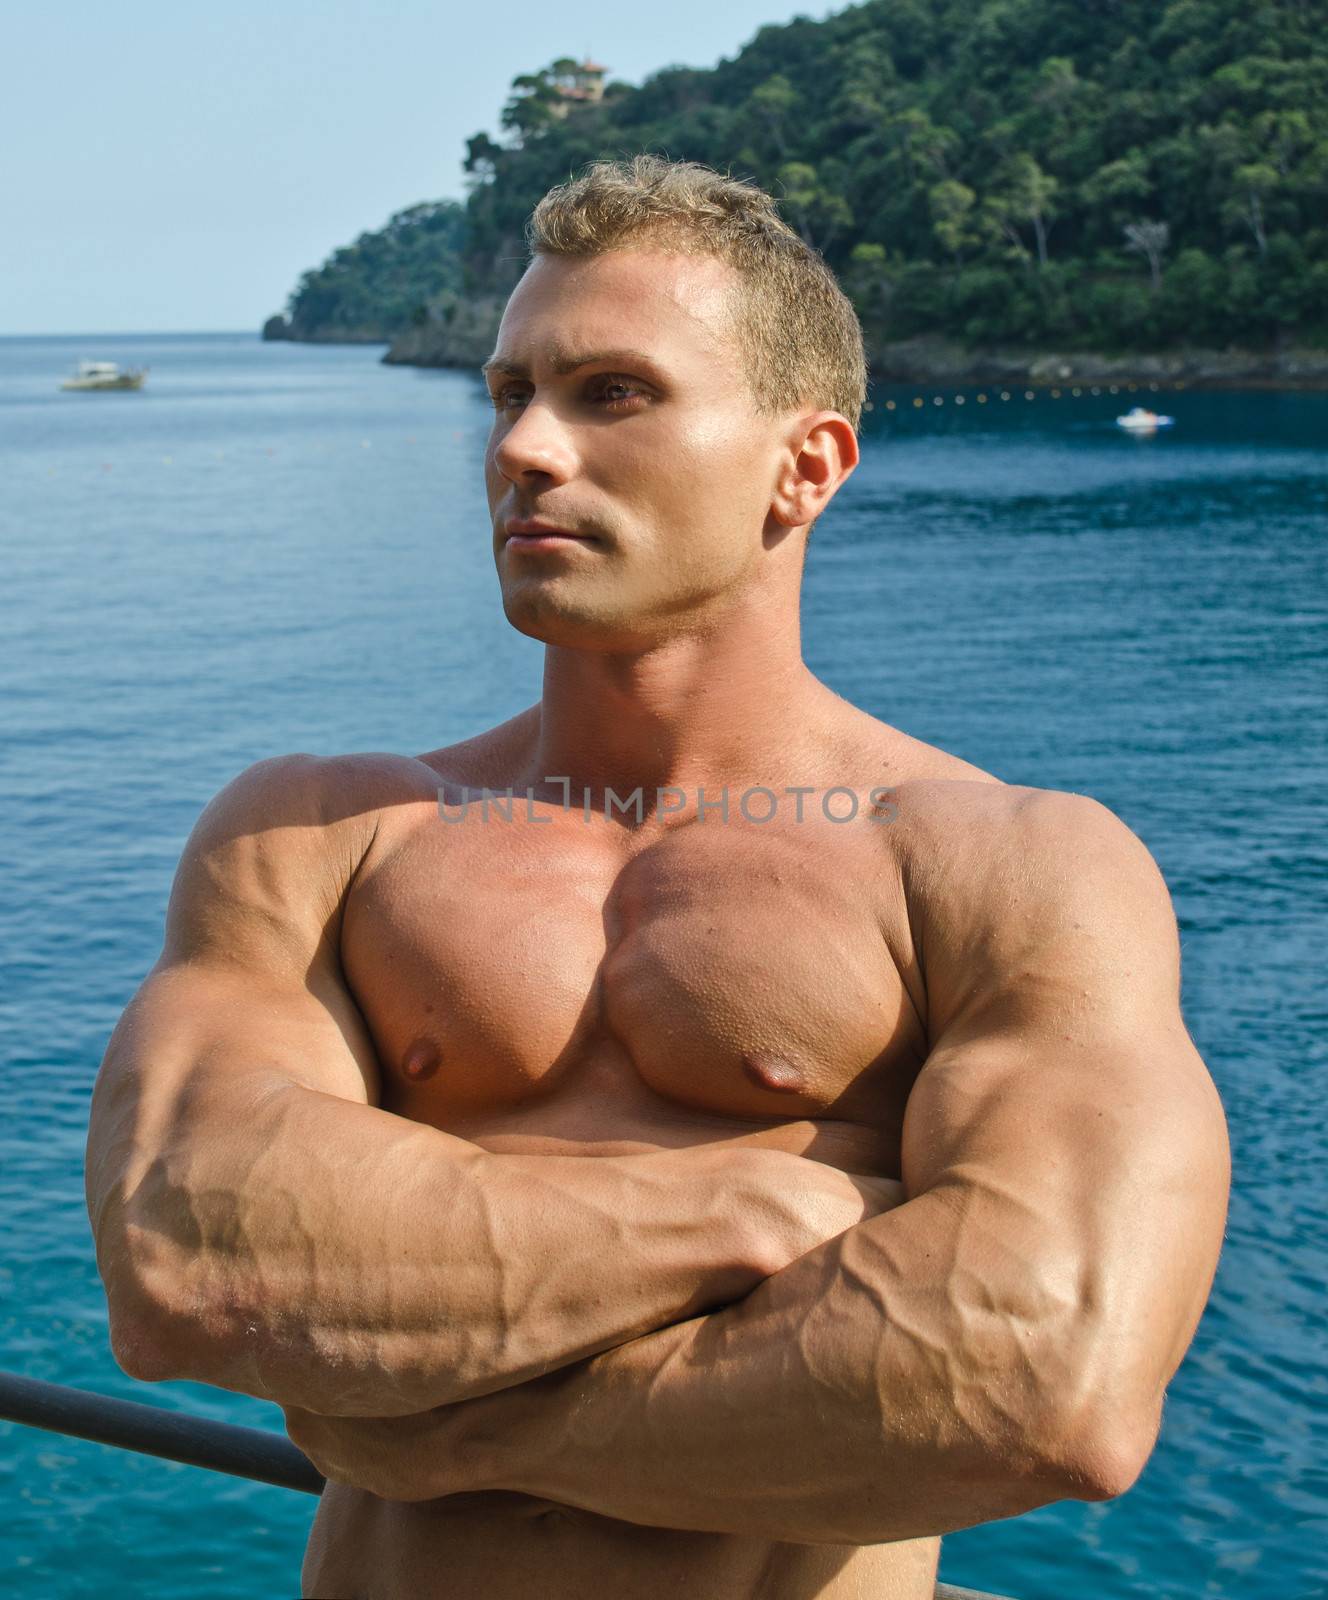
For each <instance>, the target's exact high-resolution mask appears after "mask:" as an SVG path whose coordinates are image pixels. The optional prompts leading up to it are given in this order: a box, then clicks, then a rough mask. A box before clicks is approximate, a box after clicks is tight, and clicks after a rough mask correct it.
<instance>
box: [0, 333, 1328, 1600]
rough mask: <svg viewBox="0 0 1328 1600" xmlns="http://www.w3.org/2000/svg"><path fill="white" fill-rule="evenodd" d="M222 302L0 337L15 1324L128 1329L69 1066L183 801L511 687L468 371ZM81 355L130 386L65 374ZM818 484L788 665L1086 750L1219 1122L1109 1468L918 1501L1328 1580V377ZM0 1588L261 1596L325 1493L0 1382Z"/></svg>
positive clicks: (898, 437) (1031, 1551)
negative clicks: (1082, 1486)
mask: <svg viewBox="0 0 1328 1600" xmlns="http://www.w3.org/2000/svg"><path fill="white" fill-rule="evenodd" d="M377 354H378V352H377V351H374V350H366V349H349V350H344V349H343V350H337V349H302V348H294V347H291V346H286V345H269V346H263V345H261V344H259V343H258V342H257V341H256V340H252V339H249V338H243V337H238V336H237V337H230V336H197V337H169V338H168V337H159V338H142V339H136V338H111V339H100V340H88V339H79V340H36V339H31V340H20V339H13V340H4V341H0V541H2V543H3V563H4V566H3V584H4V594H5V602H6V603H5V605H4V609H3V618H2V621H0V627H2V629H3V645H4V647H3V656H2V658H0V672H2V674H3V677H2V679H0V682H2V683H3V692H4V709H3V713H2V716H3V721H2V723H0V733H2V734H3V746H2V747H0V748H2V753H0V827H2V828H3V830H4V848H3V856H2V858H0V859H2V860H3V868H2V870H3V873H4V875H5V880H6V881H5V882H4V884H3V889H2V890H0V955H2V958H3V963H4V968H5V981H4V986H3V992H2V993H0V1021H2V1022H3V1028H2V1030H0V1062H2V1063H3V1064H2V1066H0V1071H2V1072H3V1093H4V1107H5V1112H6V1116H5V1120H4V1122H3V1125H2V1128H0V1366H2V1367H5V1368H8V1369H10V1370H12V1371H16V1372H20V1373H25V1374H27V1375H29V1376H32V1377H41V1378H48V1379H52V1380H55V1381H57V1382H62V1383H70V1384H77V1385H83V1386H86V1387H88V1388H93V1389H99V1390H102V1391H104V1392H105V1393H108V1394H122V1395H129V1394H133V1393H137V1394H138V1395H139V1397H140V1398H147V1399H149V1400H152V1401H155V1402H156V1403H157V1404H159V1405H163V1406H169V1407H173V1408H179V1409H180V1410H185V1411H193V1412H198V1413H201V1414H204V1415H207V1416H212V1417H220V1418H230V1419H233V1420H236V1421H240V1422H247V1423H251V1424H256V1425H259V1426H264V1427H275V1426H276V1425H277V1424H278V1423H279V1421H280V1413H279V1412H278V1411H277V1410H276V1408H275V1407H271V1406H268V1405H266V1404H263V1403H261V1402H258V1401H251V1400H246V1399H245V1398H243V1397H236V1396H232V1395H227V1394H224V1393H221V1392H218V1391H213V1390H209V1389H206V1388H203V1387H201V1386H196V1385H191V1384H166V1385H161V1386H157V1387H154V1388H152V1389H149V1390H146V1391H144V1389H143V1387H142V1386H136V1385H134V1384H132V1383H131V1382H130V1381H129V1380H128V1379H126V1378H124V1377H123V1376H122V1375H121V1374H120V1373H119V1371H118V1369H117V1368H116V1367H115V1365H114V1363H113V1362H112V1360H111V1357H110V1354H109V1351H108V1349H107V1343H106V1320H105V1312H104V1309H103V1301H102V1294H101V1289H100V1285H99V1282H98V1279H97V1276H96V1272H95V1269H94V1265H93V1253H92V1245H91V1240H90V1237H89V1233H88V1228H87V1222H86V1219H85V1216H84V1210H83V1197H82V1155H83V1139H84V1130H85V1126H86V1119H87V1110H88V1099H89V1094H90V1091H91V1086H92V1080H93V1077H94V1074H95V1072H96V1068H97V1064H98V1062H99V1060H100V1057H101V1053H102V1050H103V1048H104V1046H105V1043H106V1039H107V1035H108V1034H109V1032H110V1029H111V1027H112V1025H113V1024H114V1021H115V1019H116V1017H117V1015H118V1013H119V1011H120V1009H121V1008H122V1006H123V1005H124V1003H125V1002H126V1000H127V999H128V997H129V995H130V994H131V992H132V991H133V989H134V987H135V986H136V985H137V983H138V982H139V980H140V979H141V978H142V976H143V974H144V972H145V971H146V970H147V968H148V967H149V966H150V965H151V963H152V962H153V960H154V959H155V958H156V955H157V952H158V949H159V941H160V931H161V921H162V914H163V910H164V907H165V899H166V894H167V890H168V887H169V882H170V876H171V872H172V869H173V867H174V864H175V861H176V859H177V857H178V855H179V851H180V848H181V845H182V844H183V842H184V839H185V836H186V834H187V833H188V830H189V828H190V826H191V825H192V823H193V821H194V819H195V817H196V816H197V814H198V812H199V810H200V809H201V807H202V806H203V805H204V803H205V802H206V801H207V800H208V799H209V798H210V796H212V795H213V794H214V793H215V792H216V791H217V789H218V788H220V787H221V786H222V784H224V783H225V782H226V781H227V780H228V779H229V778H230V777H232V776H233V775H234V774H235V773H236V772H237V771H238V770H240V769H241V768H242V767H244V766H245V765H247V764H248V763H249V762H251V761H254V760H256V759H258V758H259V757H262V756H267V755H273V754H277V753H280V752H283V751H291V750H311V751H319V752H333V751H342V750H372V749H389V750H398V751H405V752H410V751H415V750H421V749H426V748H429V747H432V746H435V745H438V744H441V743H444V742H446V741H449V740H453V739H457V738H461V737H463V736H465V735H468V734H470V733H473V732H475V731H477V730H478V729H480V728H481V727H485V726H488V725H490V724H492V723H494V722H497V721H499V720H501V719H502V718H504V717H507V716H510V715H511V714H512V713H514V712H515V711H517V710H518V709H520V708H521V707H523V706H525V705H527V704H529V703H530V702H531V701H532V700H534V699H535V698H537V696H538V685H539V665H540V648H539V646H538V645H536V644H534V643H533V642H532V641H530V640H527V639H524V638H522V637H520V636H519V635H517V634H515V633H513V632H512V631H511V630H510V629H509V628H508V627H507V625H506V623H505V622H504V621H503V619H502V613H501V610H500V609H499V606H498V602H497V593H498V591H497V582H496V578H495V576H494V573H493V569H492V561H491V557H490V554H489V535H488V525H487V520H486V516H485V510H484V501H483V491H482V485H481V479H480V470H479V461H480V453H481V449H482V443H483V440H484V436H485V433H486V430H487V424H488V414H487V410H486V406H485V402H484V399H483V396H482V394H481V393H480V392H479V390H478V388H477V386H476V385H475V384H474V382H473V381H472V380H470V379H469V378H467V377H465V376H461V375H457V374H449V373H421V372H415V371H409V370H394V369H390V368H385V367H382V366H380V365H379V364H378V362H377ZM83 357H88V358H95V357H105V358H109V359H114V360H119V361H121V362H144V361H146V362H149V363H150V364H151V367H152V373H151V377H150V378H149V380H148V388H147V389H146V391H145V392H144V393H143V394H141V395H91V396H87V395H66V394H61V393H58V392H57V389H56V384H57V382H58V380H59V378H60V377H61V376H62V375H63V374H64V373H65V371H66V370H67V369H69V368H70V367H71V366H72V365H73V363H74V362H75V361H76V360H78V359H80V358H83ZM885 398H886V396H885V395H884V394H882V395H880V396H878V404H877V409H876V411H875V412H874V414H873V417H872V419H871V420H872V423H873V427H872V429H871V437H870V438H869V440H868V442H867V444H866V448H865V451H864V461H863V466H862V468H861V470H860V471H859V472H858V474H857V475H856V476H855V477H854V479H853V480H852V482H851V483H850V485H849V486H848V488H847V490H846V492H845V493H844V494H843V495H842V496H841V497H840V500H839V501H838V502H837V504H836V507H835V509H834V511H833V512H832V513H831V515H829V516H828V517H827V518H826V519H825V520H824V521H823V522H822V523H821V524H820V526H819V527H818V529H817V531H816V535H815V537H814V540H813V544H812V549H811V553H810V556H809V565H808V575H807V585H806V649H807V655H808V659H809V661H810V663H811V665H812V666H813V668H814V669H815V670H816V671H817V672H818V673H819V674H820V675H821V676H822V677H823V678H825V679H826V680H827V681H828V682H829V683H830V684H831V685H832V686H833V687H834V688H835V689H837V690H838V691H839V692H840V693H841V694H843V695H845V696H847V697H848V698H849V699H850V700H853V701H854V702H856V703H857V704H859V705H862V706H864V707H865V708H866V709H868V710H869V711H871V712H873V713H874V714H876V715H877V716H880V717H883V718H885V719H886V720H888V721H890V722H892V723H894V724H896V725H897V726H899V727H902V728H904V729H906V730H907V731H908V732H910V733H912V734H915V735H917V736H918V737H921V738H923V739H927V740H929V741H932V742H934V743H936V744H939V745H941V746H943V747H944V748H946V749H947V750H951V751H954V752H956V753H957V754H959V755H962V756H963V757H965V758H967V759H968V760H971V761H974V762H977V763H978V764H979V765H981V766H984V767H986V768H988V769H989V770H991V771H993V772H995V773H996V774H997V775H998V776H1000V777H1002V778H1004V779H1006V780H1007V781H1010V782H1013V783H1023V784H1035V785H1040V786H1044V787H1050V788H1060V789H1071V790H1078V791H1083V792H1087V793H1090V794H1093V795H1095V796H1096V797H1097V798H1098V799H1100V800H1101V801H1103V802H1104V803H1105V804H1106V805H1108V806H1110V807H1111V808H1112V809H1113V810H1115V811H1116V812H1117V813H1118V814H1119V815H1120V816H1121V817H1123V818H1124V819H1125V821H1126V822H1128V823H1129V825H1130V826H1131V827H1132V828H1133V829H1134V830H1135V831H1136V832H1137V833H1138V834H1139V835H1140V836H1141V837H1142V838H1143V840H1144V841H1145V843H1146V844H1147V845H1148V846H1149V847H1150V849H1151V850H1152V851H1153V853H1154V855H1155V856H1156V857H1157V859H1158V861H1159V863H1160V865H1161V867H1162V870H1163V872H1164V873H1165V875H1166V878H1167V881H1168V883H1169V884H1170V886H1171V889H1172V892H1173V895H1174V897H1175V902H1176V907H1177V911H1178V914H1179V917H1180V922H1181V929H1182V936H1183V941H1184V1005H1185V1015H1186V1020H1187V1022H1188V1024H1189V1027H1190V1030H1191V1032H1192V1033H1193V1035H1194V1037H1195V1039H1196V1041H1197V1043H1198V1045H1199V1048H1200V1050H1201V1051H1202V1052H1203V1055H1204V1057H1205V1059H1206V1060H1207V1062H1208V1063H1209V1065H1210V1067H1211V1069H1212V1071H1213V1074H1214V1076H1215V1077H1216V1079H1217V1082H1218V1084H1219V1086H1220V1088H1221V1091H1222V1096H1223V1099H1224V1101H1225V1104H1226V1107H1227V1112H1228V1115H1229V1118H1230V1121H1231V1127H1232V1137H1233V1144H1234V1151H1235V1162H1236V1185H1235V1194H1234V1198H1233V1204H1232V1212H1231V1223H1230V1229H1229V1233H1228V1238H1227V1244H1226V1250H1225V1254H1224V1256H1223V1260H1222V1265H1221V1269H1220V1272H1219V1276H1218V1280H1217V1286H1216V1290H1215V1294H1214V1297H1213V1301H1212V1304H1211V1306H1210V1308H1209V1311H1208V1313H1207V1316H1206V1318H1205V1320H1204V1323H1203V1325H1202V1327H1201V1329H1200V1332H1199V1335H1198V1339H1197V1341H1196V1343H1195V1345H1194V1347H1193V1349H1192V1351H1191V1353H1190V1355H1189V1357H1188V1358H1187V1360H1186V1361H1185V1364H1184V1365H1183V1367H1182V1368H1181V1370H1180V1373H1179V1374H1178V1376H1177V1378H1176V1380H1175V1382H1174V1384H1173V1385H1172V1388H1171V1391H1170V1399H1169V1402H1168V1406H1167V1411H1166V1417H1165V1423H1164V1427H1163V1433H1162V1438H1161V1441H1160V1443H1159V1445H1158V1448H1157V1450H1156V1452H1155V1454H1154V1456H1153V1458H1152V1460H1151V1462H1150V1464H1149V1466H1148V1467H1147V1469H1146V1471H1145V1473H1144V1475H1143V1477H1142V1478H1141V1479H1140V1481H1139V1483H1138V1485H1137V1486H1136V1487H1135V1488H1134V1489H1133V1490H1132V1491H1131V1492H1130V1493H1129V1494H1128V1495H1127V1496H1125V1497H1124V1498H1123V1499H1120V1500H1117V1501H1114V1502H1110V1503H1107V1504H1103V1505H1085V1504H1079V1503H1066V1504H1063V1505H1059V1506H1053V1507H1049V1508H1047V1509H1045V1510H1042V1511H1039V1512H1036V1513H1034V1514H1032V1515H1030V1516H1026V1517H1022V1518H1019V1519H1016V1520H1014V1521H1009V1522H1004V1523H997V1524H992V1525H989V1526H987V1527H984V1528H979V1529H975V1530H971V1531H969V1532H967V1533H963V1534H957V1535H954V1536H952V1537H950V1538H949V1539H947V1540H946V1542H945V1547H944V1559H943V1561H942V1576H943V1577H945V1578H946V1579H948V1580H949V1581H951V1582H955V1583H966V1584H971V1585H973V1586H975V1587H979V1588H986V1589H992V1590H999V1591H1001V1592H1003V1593H1006V1594H1010V1595H1014V1596H1019V1597H1026V1600H1058V1597H1060V1596H1062V1595H1064V1594H1067V1593H1070V1594H1075V1595H1082V1596H1087V1597H1097V1596H1101V1597H1114V1596H1122V1597H1123V1596H1139V1597H1143V1596H1148V1597H1165V1596H1176V1597H1178V1600H1179V1597H1182V1596H1183V1597H1186V1600H1188V1597H1191V1596H1195V1595H1223V1596H1225V1595H1232V1596H1250V1597H1263V1596H1267V1597H1269V1600H1274V1597H1276V1600H1299V1597H1306V1596H1310V1595H1316V1596H1317V1595H1322V1594H1324V1593H1325V1592H1326V1591H1328V1537H1326V1535H1328V1422H1326V1421H1325V1401H1326V1400H1328V1359H1326V1357H1325V1344H1324V1338H1323V1328H1322V1286H1323V1283H1324V1280H1325V1275H1326V1273H1328V1223H1326V1222H1325V1210H1324V1204H1323V1201H1324V1193H1325V1183H1324V1176H1323V1172H1324V1160H1325V1156H1328V1141H1326V1139H1325V1133H1324V1120H1323V1106H1324V1103H1325V1074H1324V1058H1325V1050H1324V1043H1323V1032H1324V1029H1323V1024H1324V1021H1325V1002H1324V992H1323V987H1322V964H1323V952H1324V936H1325V916H1324V899H1325V878H1326V876H1328V872H1326V868H1328V849H1325V845H1324V842H1323V828H1322V811H1321V808H1320V806H1319V804H1318V802H1319V799H1320V795H1321V792H1322V787H1323V784H1324V781H1325V778H1326V777H1328V760H1326V759H1325V716H1324V705H1323V702H1324V687H1325V675H1324V663H1325V642H1326V635H1325V628H1324V623H1325V613H1326V612H1328V584H1326V583H1325V568H1326V567H1328V517H1326V516H1325V513H1326V512H1328V453H1326V452H1325V447H1326V446H1328V396H1320V395H1269V396H1234V395H1198V394H1179V395H1168V396H1165V397H1162V399H1161V400H1159V401H1158V403H1159V404H1161V403H1162V401H1163V400H1164V401H1165V406H1164V408H1165V409H1166V410H1168V411H1171V412H1172V413H1173V414H1175V415H1176V416H1177V418H1178V419H1179V426H1178V428H1177V429H1176V430H1175V432H1174V434H1173V435H1170V436H1159V437H1157V438H1154V439H1152V440H1150V441H1139V440H1134V439H1130V438H1128V437H1125V436H1123V435H1120V434H1118V432H1117V431H1116V430H1115V429H1114V428H1113V426H1112V425H1111V418H1112V417H1113V416H1114V415H1115V413H1116V412H1117V411H1118V410H1121V409H1124V404H1125V397H1123V398H1121V399H1113V398H1112V397H1111V396H1109V395H1102V396H1100V397H1093V396H1092V395H1088V394H1085V395H1083V396H1081V397H1079V398H1077V399H1076V398H1074V397H1072V396H1070V395H1069V394H1068V393H1067V394H1066V396H1065V397H1064V398H1063V399H1061V400H1060V401H1053V400H1051V399H1050V398H1039V399H1038V400H1036V401H1035V402H1033V403H1031V404H1030V403H1027V402H1024V401H1023V399H1022V395H1020V396H1019V397H1018V398H1016V399H1014V400H1011V401H1010V402H1008V403H1002V402H1000V401H999V399H993V400H991V401H989V403H987V404H986V405H983V406H979V404H978V403H977V399H976V392H975V391H970V392H969V394H968V396H967V401H968V403H967V404H966V405H965V406H964V407H963V408H962V409H961V408H958V407H956V406H955V404H954V401H953V395H950V396H949V397H948V400H947V403H946V404H945V405H944V406H942V407H935V406H932V405H931V404H928V405H926V406H925V407H924V408H923V409H922V410H921V411H918V410H915V409H914V408H912V407H911V406H906V407H905V408H904V409H902V410H897V411H895V412H887V411H886V409H885V407H884V400H885ZM0 1455H2V1459H0V1508H2V1509H3V1516H0V1586H3V1588H4V1589H5V1592H6V1593H10V1594H13V1595H15V1596H23V1597H25V1600H26V1597H37V1596H42V1597H53V1596H64V1595H82V1594H103V1593H107V1592H111V1593H124V1594H129V1593H132V1594H134V1595H135V1596H136V1597H140V1600H168V1597H169V1600H185V1597H188V1600H210V1597H218V1600H221V1597H225V1600H234V1597H237V1596H265V1597H266V1596H290V1595H294V1594H295V1593H296V1591H297V1587H298V1584H297V1574H298V1563H299V1557H300V1553H301V1550H302V1547H303V1540H304V1535H305V1532H306V1529H307V1527H308V1523H309V1520H310V1517H311V1514H312V1510H313V1504H312V1502H311V1501H310V1500H308V1499H307V1498H306V1497H304V1496H299V1495H294V1494H288V1493H285V1492H283V1491H281V1490H278V1489H268V1488H260V1487H257V1486H254V1485H250V1484H246V1483H244V1482H242V1481H240V1480H237V1479H231V1478H224V1477H219V1476H213V1475H211V1474H209V1473H205V1472H201V1471H196V1470H194V1469H191V1468H186V1467H176V1466H171V1465H167V1464H166V1463H163V1462H158V1461H154V1460H151V1459H148V1458H145V1457H139V1456H134V1455H130V1454H127V1453H122V1452H118V1451H114V1450H108V1449H104V1448H102V1447H100V1446H97V1445H92V1444H84V1443H80V1442H77V1441H72V1440H65V1439H61V1438H58V1437H56V1436H54V1435H50V1434H43V1433H37V1432H33V1431H30V1430H27V1429H23V1428H19V1427H14V1426H8V1425H4V1424H0Z"/></svg>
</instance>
